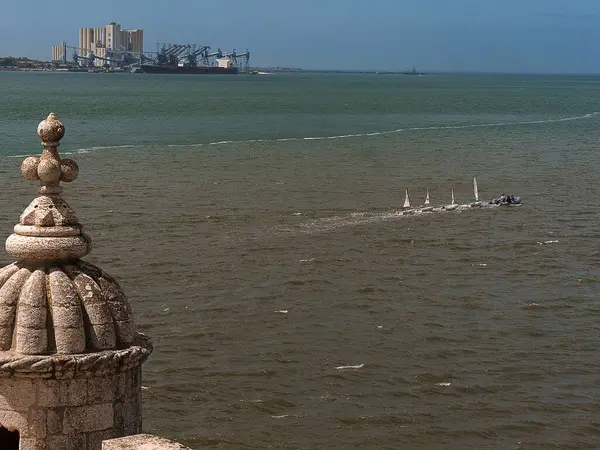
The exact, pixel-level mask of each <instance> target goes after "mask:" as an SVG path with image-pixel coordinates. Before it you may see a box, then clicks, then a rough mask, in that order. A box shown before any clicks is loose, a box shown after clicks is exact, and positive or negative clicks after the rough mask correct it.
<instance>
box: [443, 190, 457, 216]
mask: <svg viewBox="0 0 600 450" xmlns="http://www.w3.org/2000/svg"><path fill="white" fill-rule="evenodd" d="M456 208H458V205H457V204H456V202H455V201H454V186H452V202H451V203H450V204H449V205H446V206H444V209H445V210H446V211H454V210H455V209H456Z"/></svg>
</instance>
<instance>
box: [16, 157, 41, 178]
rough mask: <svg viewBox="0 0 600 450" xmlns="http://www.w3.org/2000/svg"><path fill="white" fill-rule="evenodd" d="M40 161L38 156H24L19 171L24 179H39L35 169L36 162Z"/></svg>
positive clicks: (36, 166) (36, 167)
mask: <svg viewBox="0 0 600 450" xmlns="http://www.w3.org/2000/svg"><path fill="white" fill-rule="evenodd" d="M39 163H40V158H38V157H37V156H30V157H28V158H25V160H24V161H23V163H22V164H21V173H22V174H23V177H24V178H25V179H26V180H29V181H36V180H39V179H40V177H39V176H38V173H37V169H38V164H39Z"/></svg>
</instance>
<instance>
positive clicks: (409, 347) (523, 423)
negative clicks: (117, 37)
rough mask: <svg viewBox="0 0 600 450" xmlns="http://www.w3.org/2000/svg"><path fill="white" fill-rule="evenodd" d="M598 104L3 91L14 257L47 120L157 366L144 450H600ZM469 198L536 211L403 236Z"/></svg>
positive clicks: (550, 93)
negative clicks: (159, 442) (183, 449)
mask: <svg viewBox="0 0 600 450" xmlns="http://www.w3.org/2000/svg"><path fill="white" fill-rule="evenodd" d="M599 101H600V78H593V77H560V76H548V77H542V76H508V75H504V76H496V75H485V76H484V75H480V76H477V75H470V76H469V75H463V76H451V75H427V76H422V77H412V76H402V75H339V74H338V75H311V74H273V75H265V76H260V75H259V76H244V75H239V76H214V77H213V76H206V77H203V76H168V75H167V76H160V75H139V74H136V75H131V74H54V73H6V72H0V137H1V138H2V141H1V142H0V182H1V185H2V190H1V191H2V192H1V193H0V201H1V204H2V208H0V234H1V236H0V237H2V239H4V238H5V237H6V236H8V235H9V234H10V233H11V232H12V227H13V225H14V224H15V223H17V222H18V217H19V214H20V213H21V211H22V210H23V209H24V208H25V206H26V205H27V204H28V203H29V201H30V199H31V198H33V196H34V195H35V187H34V186H33V185H32V183H28V182H26V181H24V180H23V179H22V178H20V174H19V165H20V163H21V160H22V159H23V155H29V154H35V153H39V151H40V149H41V148H40V146H39V140H38V138H37V136H36V134H35V131H36V127H37V124H38V123H39V121H40V120H42V119H43V118H45V116H46V115H47V114H48V113H49V112H50V111H53V112H55V113H56V114H57V116H58V117H59V118H60V119H61V120H62V121H63V122H64V123H65V126H66V130H67V132H66V136H65V138H64V139H63V142H62V145H61V148H60V150H61V154H62V155H63V156H64V157H67V156H68V157H71V158H74V159H76V161H77V162H78V164H79V167H80V176H79V178H78V179H77V180H76V181H75V182H73V183H70V184H66V186H65V193H64V197H65V199H66V200H67V201H68V202H69V203H70V204H71V205H72V206H73V207H74V209H75V211H76V212H77V214H78V216H79V218H80V220H81V222H82V223H83V224H84V225H85V226H86V229H87V231H88V233H89V234H90V235H91V237H92V239H93V241H94V249H93V251H92V253H91V254H90V255H89V256H88V257H86V259H87V260H88V261H90V262H91V263H93V264H96V265H99V266H100V267H102V268H103V269H104V270H106V271H107V272H108V273H110V274H111V275H113V276H114V277H115V278H116V279H117V280H119V282H120V284H121V285H122V287H123V288H124V290H125V292H126V293H127V294H128V296H129V298H130V301H131V303H132V307H133V310H134V313H135V318H136V323H137V326H138V328H139V330H140V331H142V332H144V333H146V334H148V335H149V336H150V337H151V338H152V339H153V341H154V344H155V350H154V353H153V354H152V355H151V357H150V359H149V360H148V361H147V363H146V364H145V365H144V376H143V396H144V399H143V401H144V431H146V432H149V433H153V434H158V435H162V436H165V437H169V438H172V439H176V440H178V441H180V442H182V443H184V444H186V445H188V446H189V447H191V448H193V449H201V448H215V449H229V448H232V449H233V448H235V449H238V448H240V449H244V448H247V449H264V448H277V449H333V448H335V449H337V448H339V449H352V448H356V449H367V448H368V449H398V448H407V449H408V448H410V449H458V448H465V449H466V448H474V449H475V448H477V449H547V448H561V449H562V448H573V449H575V448H577V449H584V448H590V449H593V448H599V447H600V381H599V380H600V378H599V376H598V373H599V372H600V328H599V317H600V306H599V305H598V296H599V290H600V263H599V261H600V247H599V238H600V213H599V200H598V199H599V198H600V183H599V182H598V180H599V178H600V114H598V113H599V112H600V103H599ZM474 176H477V179H478V182H479V193H480V196H481V197H482V198H485V199H491V198H492V197H497V196H499V195H500V194H501V193H512V194H517V195H520V196H521V197H522V198H523V206H522V207H519V208H508V207H500V208H483V209H472V210H465V211H454V212H444V213H432V214H426V215H425V214H424V215H419V216H409V217H407V216H401V215H399V214H398V210H399V207H400V206H401V205H402V203H403V201H404V190H405V189H408V190H409V193H410V195H411V201H412V202H413V204H419V203H422V202H423V200H424V198H425V192H426V190H427V189H429V192H430V196H431V202H432V203H433V204H437V205H442V204H447V203H449V202H450V192H451V188H452V187H454V192H455V196H456V200H457V202H458V203H467V202H470V201H472V199H473V191H472V180H473V177H474ZM9 262H11V260H10V257H9V256H8V255H6V253H3V254H2V256H1V257H0V263H2V265H4V264H8V263H9Z"/></svg>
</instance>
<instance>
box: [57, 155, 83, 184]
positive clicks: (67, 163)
mask: <svg viewBox="0 0 600 450" xmlns="http://www.w3.org/2000/svg"><path fill="white" fill-rule="evenodd" d="M60 172H61V174H60V181H65V182H67V183H68V182H71V181H73V180H74V179H75V178H77V175H78V174H79V167H78V166H77V163H76V162H75V161H73V160H72V159H62V160H61V161H60Z"/></svg>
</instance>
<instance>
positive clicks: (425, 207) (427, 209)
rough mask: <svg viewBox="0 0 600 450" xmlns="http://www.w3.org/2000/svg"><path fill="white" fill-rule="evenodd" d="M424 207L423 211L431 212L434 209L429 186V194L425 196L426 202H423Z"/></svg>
mask: <svg viewBox="0 0 600 450" xmlns="http://www.w3.org/2000/svg"><path fill="white" fill-rule="evenodd" d="M423 205H424V206H423V208H421V212H429V211H433V206H429V205H430V203H429V188H427V195H426V196H425V203H423Z"/></svg>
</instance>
